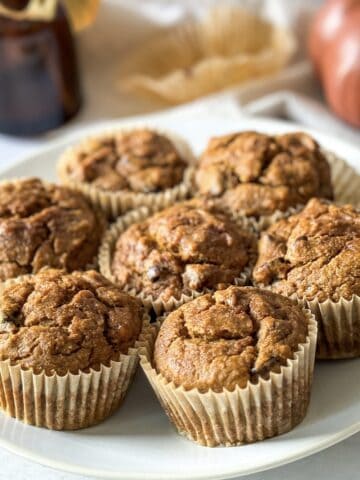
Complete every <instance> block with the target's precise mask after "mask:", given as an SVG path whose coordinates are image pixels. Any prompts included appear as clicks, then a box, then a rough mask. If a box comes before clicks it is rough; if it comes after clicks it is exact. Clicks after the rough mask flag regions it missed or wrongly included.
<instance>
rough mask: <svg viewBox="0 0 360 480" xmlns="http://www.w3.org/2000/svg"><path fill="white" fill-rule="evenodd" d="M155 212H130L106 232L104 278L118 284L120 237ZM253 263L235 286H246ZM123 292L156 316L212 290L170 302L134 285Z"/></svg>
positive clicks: (191, 292) (101, 254)
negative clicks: (115, 266)
mask: <svg viewBox="0 0 360 480" xmlns="http://www.w3.org/2000/svg"><path fill="white" fill-rule="evenodd" d="M155 212H156V209H155V211H154V209H153V208H148V207H141V208H138V209H136V210H132V211H131V212H128V213H127V214H125V215H124V216H122V217H120V218H118V220H117V221H116V222H115V223H114V224H113V225H112V226H111V227H110V228H109V230H108V231H107V232H106V234H105V236H104V239H103V242H102V245H101V247H100V250H99V257H98V263H99V268H100V272H101V273H102V275H104V277H106V278H107V279H109V280H110V281H111V282H113V283H115V284H116V283H117V280H116V276H115V275H114V274H113V272H112V267H111V265H112V257H113V253H114V248H115V245H116V242H117V240H118V238H119V236H120V235H121V234H122V233H123V232H124V231H125V230H126V229H127V228H128V227H129V226H130V225H132V224H134V223H138V222H141V221H143V220H145V219H147V218H148V217H149V216H151V215H152V214H153V213H155ZM239 224H240V225H241V226H245V225H247V224H246V223H244V222H239ZM254 262H255V258H254V259H253V262H252V263H251V264H249V265H248V266H247V267H245V268H244V270H243V272H241V273H240V274H239V277H236V278H234V281H233V284H234V285H245V284H246V283H247V282H248V281H249V280H250V276H251V271H252V267H253V263H254ZM123 290H124V291H125V292H126V293H128V294H129V295H133V296H135V297H137V298H139V299H140V300H141V302H142V304H143V305H144V306H145V308H146V309H148V310H151V309H152V310H153V311H154V312H155V314H156V315H161V314H162V313H164V312H171V311H173V310H175V309H176V308H178V307H180V305H183V304H184V303H187V302H189V301H190V300H193V299H194V298H196V297H199V296H200V295H203V294H204V293H207V292H209V291H210V289H203V290H201V291H197V290H191V289H188V290H187V291H186V292H184V293H182V295H181V296H180V298H175V297H171V298H169V299H168V300H166V301H165V300H163V299H161V298H158V297H155V296H153V295H146V294H144V293H143V292H142V291H141V290H139V289H136V288H135V287H134V286H133V285H131V284H129V285H127V286H126V287H125V288H123Z"/></svg>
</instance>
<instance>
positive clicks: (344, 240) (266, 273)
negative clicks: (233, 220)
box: [253, 199, 360, 302]
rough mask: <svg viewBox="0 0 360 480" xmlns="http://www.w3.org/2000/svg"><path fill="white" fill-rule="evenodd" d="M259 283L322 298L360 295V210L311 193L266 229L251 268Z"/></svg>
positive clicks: (287, 293) (288, 292)
mask: <svg viewBox="0 0 360 480" xmlns="http://www.w3.org/2000/svg"><path fill="white" fill-rule="evenodd" d="M253 278H254V280H255V282H256V283H257V284H258V285H263V286H271V288H272V289H273V290H274V291H277V292H279V293H283V294H285V295H293V294H296V295H297V296H298V297H300V298H305V299H307V300H312V299H314V298H316V299H317V300H319V301H320V302H322V301H324V300H327V299H330V300H332V301H338V300H339V299H340V298H345V299H347V300H349V299H350V298H351V297H352V296H353V295H360V281H359V278H360V214H359V211H358V210H356V209H355V208H354V207H353V206H351V205H343V206H337V205H335V204H331V203H330V202H327V201H325V200H320V199H312V200H310V201H309V202H308V204H307V205H306V207H305V208H304V209H303V210H302V211H301V212H300V213H298V214H296V215H293V216H291V217H289V218H287V219H283V220H280V221H279V222H277V223H275V224H274V225H272V226H271V227H270V228H269V229H268V230H267V231H266V232H263V234H262V236H261V239H260V242H259V258H258V261H257V264H256V266H255V268H254V271H253Z"/></svg>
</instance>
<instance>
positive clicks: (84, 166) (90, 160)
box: [66, 129, 188, 193]
mask: <svg viewBox="0 0 360 480" xmlns="http://www.w3.org/2000/svg"><path fill="white" fill-rule="evenodd" d="M187 167H188V164H187V161H186V159H184V158H182V156H181V155H180V153H179V151H178V150H177V148H176V146H175V145H174V144H173V142H172V141H171V140H170V139H169V138H167V137H166V136H165V135H161V134H159V133H157V132H155V131H152V130H148V129H134V130H129V131H120V132H118V133H114V134H109V135H103V136H102V137H98V138H94V139H91V140H88V141H86V142H84V143H83V144H80V145H79V146H78V147H75V149H73V150H72V152H71V157H68V161H67V165H66V170H67V174H68V176H69V178H71V179H72V180H76V181H80V182H87V183H90V184H92V185H94V186H96V187H98V188H99V189H101V190H106V191H110V192H117V191H120V190H128V191H132V192H139V193H149V192H160V191H163V190H165V189H167V188H172V187H174V186H175V185H177V184H179V183H181V181H182V180H183V176H184V172H185V170H186V168H187Z"/></svg>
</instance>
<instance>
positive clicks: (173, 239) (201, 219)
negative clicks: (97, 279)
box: [112, 200, 256, 301]
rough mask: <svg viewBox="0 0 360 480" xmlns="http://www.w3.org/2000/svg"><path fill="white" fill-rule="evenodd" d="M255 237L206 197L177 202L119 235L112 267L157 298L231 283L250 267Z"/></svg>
mask: <svg viewBox="0 0 360 480" xmlns="http://www.w3.org/2000/svg"><path fill="white" fill-rule="evenodd" d="M255 244H256V241H255V236H254V234H253V233H251V232H250V231H247V230H245V229H243V228H241V227H239V225H237V223H236V222H235V221H234V220H232V219H230V217H229V216H227V215H225V214H224V213H223V212H220V211H218V210H216V209H212V208H210V207H209V205H207V204H206V202H202V201H198V200H192V201H188V202H183V203H179V204H176V205H174V206H173V207H170V208H167V209H166V210H163V211H161V212H159V213H157V214H155V215H153V216H151V217H149V218H148V219H146V220H145V221H143V222H141V223H137V224H134V225H132V226H130V227H129V228H128V229H127V230H126V231H125V232H124V233H122V234H121V235H120V237H119V238H118V241H117V244H116V247H115V251H114V255H113V259H112V272H113V274H114V275H115V277H116V279H117V282H118V284H119V285H120V286H128V285H129V284H130V285H132V286H133V287H134V288H135V290H136V291H142V293H144V294H146V295H150V296H152V297H154V298H161V299H162V300H164V301H167V300H168V299H170V298H171V297H175V298H177V299H179V298H180V297H181V295H182V294H183V293H187V294H189V293H190V292H192V291H203V290H204V289H205V288H215V287H216V286H218V285H228V284H231V283H233V282H234V281H235V279H237V278H239V277H241V276H242V275H243V274H244V272H245V271H247V270H249V268H250V266H251V265H252V264H253V262H254V259H255V258H254V257H255V248H256V247H255Z"/></svg>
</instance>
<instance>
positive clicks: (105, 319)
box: [0, 269, 143, 375]
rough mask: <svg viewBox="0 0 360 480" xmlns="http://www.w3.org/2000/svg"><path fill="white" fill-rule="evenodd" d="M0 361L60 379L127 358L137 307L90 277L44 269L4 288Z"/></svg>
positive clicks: (137, 318)
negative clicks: (122, 357) (125, 355)
mask: <svg viewBox="0 0 360 480" xmlns="http://www.w3.org/2000/svg"><path fill="white" fill-rule="evenodd" d="M0 308H1V317H2V318H1V323H0V360H8V359H9V360H10V362H11V364H14V365H16V364H20V365H21V367H22V368H31V369H33V370H34V371H35V372H42V371H45V372H46V373H47V374H52V373H54V372H56V373H57V374H60V375H63V374H66V373H68V372H71V373H78V372H79V371H88V370H89V369H90V368H93V369H99V368H100V365H102V364H106V365H109V364H110V361H111V360H118V359H119V357H120V354H121V353H124V354H126V353H127V352H128V349H129V347H132V346H133V345H134V344H135V341H136V340H137V338H138V336H139V334H140V331H141V327H142V319H143V316H142V315H143V311H142V307H141V306H140V304H139V302H138V301H137V300H136V299H135V298H133V297H130V296H129V295H127V294H125V293H123V292H122V291H121V290H120V289H119V288H117V287H116V286H114V285H113V284H112V283H111V282H109V281H108V280H107V279H105V278H104V277H103V276H102V275H100V274H99V273H97V272H95V271H86V272H73V273H70V274H69V273H66V272H64V271H61V270H56V269H44V270H42V271H41V272H39V273H38V274H36V275H27V276H24V277H21V278H19V279H17V280H11V281H8V282H6V283H5V284H4V286H3V289H2V291H1V294H0Z"/></svg>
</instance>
